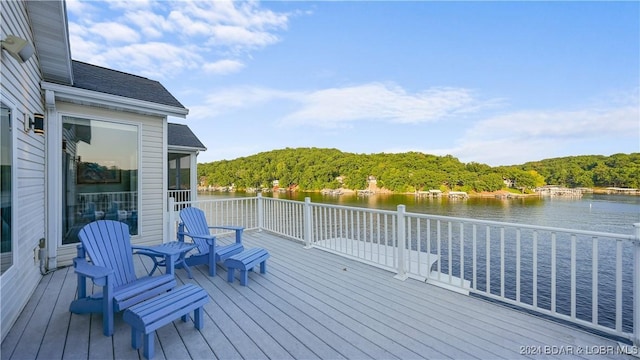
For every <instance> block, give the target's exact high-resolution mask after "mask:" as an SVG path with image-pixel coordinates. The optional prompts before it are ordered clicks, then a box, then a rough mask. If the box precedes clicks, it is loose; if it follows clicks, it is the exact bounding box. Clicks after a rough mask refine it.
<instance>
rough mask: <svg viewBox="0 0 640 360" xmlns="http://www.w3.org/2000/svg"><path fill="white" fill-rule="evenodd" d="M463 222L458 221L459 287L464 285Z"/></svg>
mask: <svg viewBox="0 0 640 360" xmlns="http://www.w3.org/2000/svg"><path fill="white" fill-rule="evenodd" d="M464 262H465V258H464V223H463V222H460V287H464Z"/></svg>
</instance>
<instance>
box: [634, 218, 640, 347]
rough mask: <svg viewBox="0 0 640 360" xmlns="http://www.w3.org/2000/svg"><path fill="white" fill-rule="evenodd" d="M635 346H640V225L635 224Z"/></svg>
mask: <svg viewBox="0 0 640 360" xmlns="http://www.w3.org/2000/svg"><path fill="white" fill-rule="evenodd" d="M633 227H634V228H635V230H636V231H635V239H634V241H633V248H634V251H633V344H634V345H635V346H640V223H635V224H633Z"/></svg>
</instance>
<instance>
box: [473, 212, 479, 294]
mask: <svg viewBox="0 0 640 360" xmlns="http://www.w3.org/2000/svg"><path fill="white" fill-rule="evenodd" d="M477 230H478V229H477V227H476V224H473V245H472V246H473V249H472V250H473V267H472V270H473V289H474V290H478V244H477V238H478V236H477V235H478V231H477Z"/></svg>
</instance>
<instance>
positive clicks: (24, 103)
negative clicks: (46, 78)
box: [0, 0, 46, 339]
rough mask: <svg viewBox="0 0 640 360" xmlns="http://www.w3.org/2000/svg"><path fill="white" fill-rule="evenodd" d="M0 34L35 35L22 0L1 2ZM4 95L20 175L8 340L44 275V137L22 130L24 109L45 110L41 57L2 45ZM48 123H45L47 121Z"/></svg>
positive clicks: (4, 322)
mask: <svg viewBox="0 0 640 360" xmlns="http://www.w3.org/2000/svg"><path fill="white" fill-rule="evenodd" d="M0 9H1V11H0V16H1V21H0V29H1V31H0V37H1V38H2V39H4V38H6V36H7V35H15V36H18V37H21V38H23V39H27V40H29V41H30V42H31V43H32V44H33V37H32V34H31V31H30V26H29V23H28V20H27V10H26V8H25V4H24V3H23V2H21V1H6V0H3V1H0ZM1 62H2V64H1V65H2V67H1V69H2V74H1V78H2V81H0V84H1V91H0V92H1V98H2V102H4V103H6V104H7V105H9V106H11V107H13V109H12V112H13V119H14V120H13V125H14V131H13V133H14V137H13V157H14V161H13V165H14V171H15V174H16V175H15V176H14V179H15V180H16V181H15V182H14V183H13V186H14V188H13V191H14V192H15V194H14V203H13V206H14V213H13V215H14V223H13V226H14V229H13V239H14V242H13V249H12V250H13V251H14V258H13V259H14V263H13V265H12V266H11V268H10V269H8V270H7V271H6V272H5V273H4V274H2V275H0V318H1V324H0V334H1V337H2V339H4V337H5V335H6V334H7V332H8V330H9V329H10V327H11V326H12V325H13V323H14V322H15V320H16V318H17V317H18V315H19V313H20V311H22V308H23V307H24V305H25V304H26V303H27V300H28V299H29V297H30V296H31V294H32V293H33V291H34V289H35V287H36V285H37V284H38V282H39V280H40V277H41V276H40V271H39V264H38V263H37V262H36V261H35V259H34V249H35V248H37V247H38V243H39V240H40V239H41V238H43V237H44V229H45V187H44V183H45V160H44V146H45V139H44V137H43V136H41V135H36V134H34V133H33V132H29V133H25V132H24V130H23V129H24V114H27V116H30V117H32V118H33V114H34V113H42V114H44V113H45V111H44V105H43V100H42V95H41V93H40V85H39V84H40V72H39V70H38V69H39V66H38V59H37V57H36V56H35V55H34V56H32V57H31V58H30V59H29V60H27V62H25V63H19V62H18V61H16V60H15V59H14V58H13V57H11V56H9V54H8V53H7V52H6V51H5V50H2V55H1ZM45 128H46V125H45Z"/></svg>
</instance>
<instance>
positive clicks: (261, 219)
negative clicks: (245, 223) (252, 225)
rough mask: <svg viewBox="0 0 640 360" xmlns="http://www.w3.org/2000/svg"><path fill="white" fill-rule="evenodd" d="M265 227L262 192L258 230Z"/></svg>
mask: <svg viewBox="0 0 640 360" xmlns="http://www.w3.org/2000/svg"><path fill="white" fill-rule="evenodd" d="M263 227H264V210H263V203H262V193H261V192H259V193H258V231H262V228H263Z"/></svg>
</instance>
